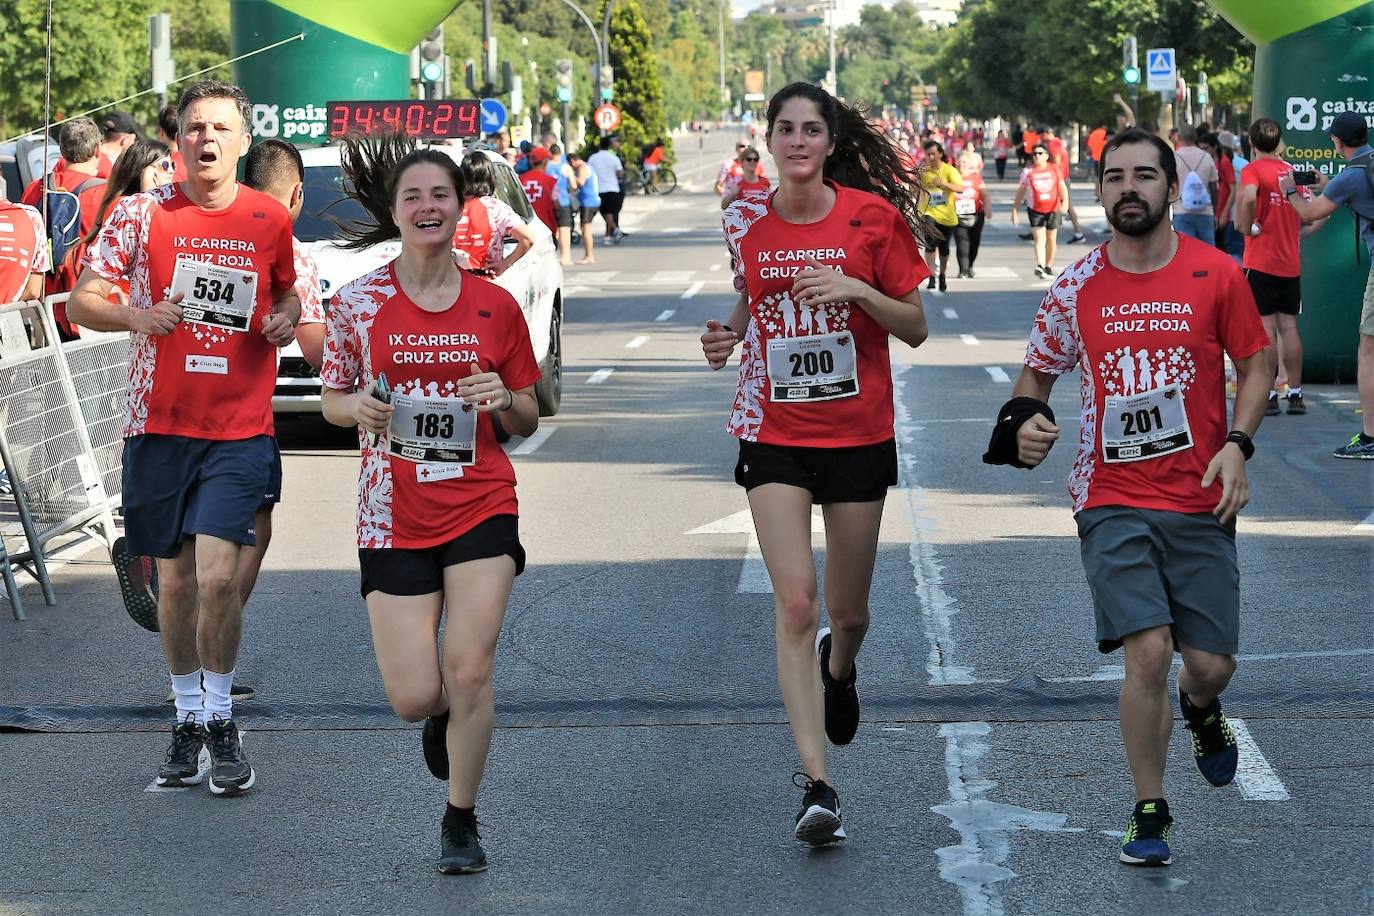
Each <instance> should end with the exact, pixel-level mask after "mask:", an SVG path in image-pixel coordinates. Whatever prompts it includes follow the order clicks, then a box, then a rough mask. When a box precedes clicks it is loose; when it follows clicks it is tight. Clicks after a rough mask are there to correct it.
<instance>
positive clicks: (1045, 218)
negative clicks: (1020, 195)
mask: <svg viewBox="0 0 1374 916" xmlns="http://www.w3.org/2000/svg"><path fill="white" fill-rule="evenodd" d="M1026 213H1027V215H1029V217H1030V224H1031V228H1032V229H1051V230H1053V229H1058V228H1059V226H1060V224H1061V223H1063V222H1064V214H1062V213H1060V212H1059V211H1058V210H1051V211H1050V212H1049V213H1041V212H1040V211H1039V210H1027V211H1026Z"/></svg>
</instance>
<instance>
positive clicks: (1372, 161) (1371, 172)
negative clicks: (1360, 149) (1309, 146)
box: [1345, 152, 1374, 264]
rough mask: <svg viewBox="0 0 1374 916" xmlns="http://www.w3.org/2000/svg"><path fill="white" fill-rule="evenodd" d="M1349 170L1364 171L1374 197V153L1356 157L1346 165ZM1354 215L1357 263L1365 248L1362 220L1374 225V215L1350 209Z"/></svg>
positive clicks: (1370, 192)
mask: <svg viewBox="0 0 1374 916" xmlns="http://www.w3.org/2000/svg"><path fill="white" fill-rule="evenodd" d="M1345 167H1346V168H1348V169H1362V170H1363V171H1364V180H1365V185H1366V186H1367V187H1368V188H1369V196H1370V197H1374V152H1369V153H1365V154H1364V155H1363V156H1356V157H1355V158H1354V159H1351V160H1350V161H1349V162H1348V163H1346V166H1345ZM1350 212H1351V214H1353V215H1354V220H1353V222H1354V223H1355V263H1357V264H1358V263H1359V261H1360V249H1361V248H1363V247H1365V246H1363V245H1362V244H1361V243H1360V220H1364V221H1365V222H1366V223H1374V213H1361V212H1360V211H1359V210H1356V209H1355V208H1354V207H1351V208H1350Z"/></svg>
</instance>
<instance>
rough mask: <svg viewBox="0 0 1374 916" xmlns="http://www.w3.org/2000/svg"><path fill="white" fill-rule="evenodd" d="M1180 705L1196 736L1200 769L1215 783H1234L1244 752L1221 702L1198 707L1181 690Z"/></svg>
mask: <svg viewBox="0 0 1374 916" xmlns="http://www.w3.org/2000/svg"><path fill="white" fill-rule="evenodd" d="M1178 705H1179V707H1180V708H1181V709H1182V711H1183V724H1184V725H1185V726H1186V727H1187V729H1188V731H1189V733H1190V734H1191V736H1192V739H1193V759H1194V760H1196V761H1197V768H1198V771H1199V772H1201V773H1202V776H1203V778H1204V779H1206V780H1207V781H1208V782H1210V783H1211V784H1212V785H1214V786H1226V785H1230V784H1231V780H1233V779H1235V778H1236V764H1237V763H1238V762H1239V760H1240V751H1239V749H1238V748H1237V747H1236V733H1235V732H1233V731H1232V730H1231V723H1230V722H1227V721H1226V714H1225V713H1223V712H1222V711H1221V701H1220V700H1213V701H1212V705H1211V706H1208V707H1207V708H1206V709H1198V708H1197V707H1196V706H1194V705H1193V703H1192V701H1191V700H1189V699H1188V694H1186V693H1184V692H1183V691H1182V690H1180V691H1179V692H1178Z"/></svg>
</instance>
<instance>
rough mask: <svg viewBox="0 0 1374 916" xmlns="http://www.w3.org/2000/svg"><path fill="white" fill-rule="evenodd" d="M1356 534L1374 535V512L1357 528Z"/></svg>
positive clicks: (1355, 529)
mask: <svg viewBox="0 0 1374 916" xmlns="http://www.w3.org/2000/svg"><path fill="white" fill-rule="evenodd" d="M1354 531H1355V533H1356V534H1374V512H1371V513H1369V517H1368V518H1366V519H1365V520H1364V521H1362V522H1360V523H1359V524H1358V525H1356V526H1355V528H1354Z"/></svg>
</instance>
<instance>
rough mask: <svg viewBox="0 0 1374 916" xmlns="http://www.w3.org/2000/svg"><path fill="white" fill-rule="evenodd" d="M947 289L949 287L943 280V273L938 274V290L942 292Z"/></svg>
mask: <svg viewBox="0 0 1374 916" xmlns="http://www.w3.org/2000/svg"><path fill="white" fill-rule="evenodd" d="M947 289H949V284H948V283H947V282H946V281H945V275H944V274H940V292H942V293H943V292H944V291H945V290H947Z"/></svg>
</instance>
